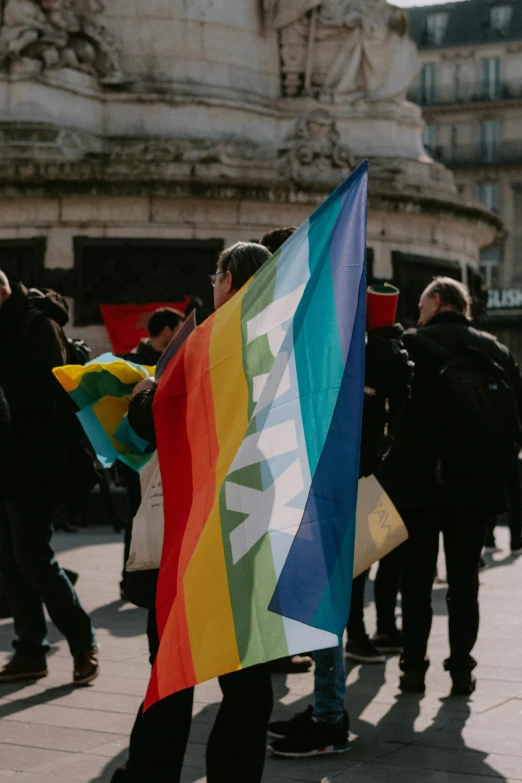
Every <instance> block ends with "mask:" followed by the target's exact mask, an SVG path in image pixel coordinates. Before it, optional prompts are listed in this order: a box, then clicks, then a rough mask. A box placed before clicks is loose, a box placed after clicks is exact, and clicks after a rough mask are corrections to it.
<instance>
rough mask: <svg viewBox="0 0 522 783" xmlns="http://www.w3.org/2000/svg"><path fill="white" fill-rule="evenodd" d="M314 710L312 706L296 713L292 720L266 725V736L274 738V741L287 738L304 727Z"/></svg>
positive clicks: (276, 721) (277, 721)
mask: <svg viewBox="0 0 522 783" xmlns="http://www.w3.org/2000/svg"><path fill="white" fill-rule="evenodd" d="M313 713H314V708H313V707H312V705H310V706H309V707H307V708H306V710H303V712H297V713H296V714H295V715H294V717H293V718H290V719H289V720H275V721H273V722H272V723H269V724H268V736H269V737H274V739H281V738H282V737H288V735H289V734H292V733H293V732H294V731H296V730H298V729H300V728H301V727H302V726H306V724H307V723H309V722H310V720H311V718H312V715H313Z"/></svg>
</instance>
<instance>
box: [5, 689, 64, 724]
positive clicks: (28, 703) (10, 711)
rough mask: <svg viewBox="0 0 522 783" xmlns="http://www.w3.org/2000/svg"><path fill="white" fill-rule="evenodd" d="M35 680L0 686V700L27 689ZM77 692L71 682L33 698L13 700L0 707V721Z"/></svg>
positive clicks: (26, 697)
mask: <svg viewBox="0 0 522 783" xmlns="http://www.w3.org/2000/svg"><path fill="white" fill-rule="evenodd" d="M35 682H37V681H36V680H26V681H25V682H18V683H6V684H5V685H1V686H0V698H4V697H5V695H10V694H12V693H16V692H17V691H20V690H23V688H27V686H28V685H33V684H34V683H35ZM75 690H77V686H76V685H73V683H72V682H71V683H70V684H69V685H58V686H56V687H55V688H48V689H47V690H45V691H43V692H42V693H38V694H36V695H34V696H24V697H23V698H22V699H13V700H12V701H9V702H6V703H4V704H1V705H0V720H1V719H2V718H7V717H8V716H9V715H16V714H17V713H18V712H24V711H25V710H27V709H28V708H29V707H35V706H37V705H41V704H48V703H49V702H50V701H54V700H55V699H59V698H60V697H62V696H68V694H69V693H72V692H73V691H75Z"/></svg>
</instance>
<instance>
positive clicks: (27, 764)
mask: <svg viewBox="0 0 522 783" xmlns="http://www.w3.org/2000/svg"><path fill="white" fill-rule="evenodd" d="M70 755H71V757H72V758H74V757H75V756H76V755H79V754H75V753H71V754H70ZM64 757H65V756H64V753H62V752H61V751H58V750H48V749H42V748H29V747H25V746H22V745H8V744H4V743H0V759H1V760H2V767H3V768H4V770H10V771H12V772H25V771H27V770H29V769H32V768H34V767H37V766H38V765H40V764H46V763H49V762H51V763H52V762H57V761H60V760H61V759H63V758H64Z"/></svg>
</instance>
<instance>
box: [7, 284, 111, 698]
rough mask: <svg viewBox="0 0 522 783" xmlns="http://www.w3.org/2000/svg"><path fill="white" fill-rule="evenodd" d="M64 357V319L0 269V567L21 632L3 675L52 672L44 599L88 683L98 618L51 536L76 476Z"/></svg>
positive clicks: (80, 677)
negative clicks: (2, 432)
mask: <svg viewBox="0 0 522 783" xmlns="http://www.w3.org/2000/svg"><path fill="white" fill-rule="evenodd" d="M65 362H66V347H65V338H64V337H63V332H62V330H61V328H60V326H59V325H58V324H57V323H55V322H54V321H52V320H51V319H50V318H49V317H47V315H45V314H44V313H43V312H42V311H41V310H39V309H37V308H35V307H34V306H33V304H32V303H31V300H30V298H29V297H28V293H27V291H26V289H25V288H24V287H23V286H21V285H13V286H12V287H11V286H10V285H9V281H8V279H7V277H6V276H5V275H4V273H3V272H1V271H0V385H1V386H2V387H3V390H4V393H5V397H6V400H7V403H8V405H9V408H10V412H11V427H10V431H9V434H8V437H7V442H6V444H5V446H4V448H3V449H2V450H1V452H0V493H1V494H0V573H1V574H2V577H3V583H4V589H5V592H6V595H7V599H8V603H9V604H10V607H11V609H12V612H13V618H14V625H15V631H16V636H17V638H16V640H15V641H14V643H13V646H14V648H15V655H14V657H13V658H12V660H11V661H10V662H9V663H8V664H7V665H6V666H4V667H3V669H2V670H1V671H0V683H2V682H11V681H14V680H24V679H34V678H40V677H45V676H46V675H47V653H48V652H49V649H50V645H49V642H48V640H47V626H46V621H45V615H44V609H43V605H44V604H45V605H46V607H47V610H48V612H49V614H50V616H51V619H52V620H53V622H54V624H55V625H56V626H57V628H58V629H59V630H60V631H61V632H62V633H63V635H64V636H65V637H66V639H67V641H68V643H69V648H70V651H71V654H72V656H73V658H74V669H73V680H74V682H75V683H76V684H78V685H81V684H85V683H87V682H90V681H91V680H92V679H94V678H95V677H96V676H97V674H98V659H97V647H96V640H95V634H94V630H93V627H92V624H91V621H90V618H89V616H88V615H87V614H86V612H85V611H84V610H83V608H82V607H81V605H80V602H79V600H78V596H77V595H76V593H75V592H74V590H73V587H72V585H71V583H70V581H69V579H68V578H67V576H66V575H65V573H64V572H63V570H62V569H61V568H60V566H59V565H58V563H57V562H56V559H55V556H54V552H53V549H52V547H51V543H50V542H51V536H52V517H53V513H54V509H55V507H56V504H57V502H58V501H59V499H60V498H61V497H62V495H63V492H64V484H66V483H67V475H68V473H67V437H66V433H65V432H64V431H63V416H62V410H61V406H62V401H63V390H62V389H61V387H60V385H59V384H58V382H57V381H56V379H55V378H54V376H53V372H52V370H53V368H54V367H57V366H59V365H63V364H65Z"/></svg>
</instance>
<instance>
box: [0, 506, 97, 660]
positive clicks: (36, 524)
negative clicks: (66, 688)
mask: <svg viewBox="0 0 522 783" xmlns="http://www.w3.org/2000/svg"><path fill="white" fill-rule="evenodd" d="M28 495H29V493H28ZM52 513H53V506H52V504H50V503H46V502H45V501H43V502H39V501H36V500H34V499H32V498H29V497H27V498H8V499H6V500H4V501H2V502H0V574H1V576H2V579H3V586H4V590H5V593H6V596H7V601H8V603H9V606H10V607H11V610H12V612H13V619H14V627H15V632H16V636H17V639H16V640H15V641H14V642H13V647H14V648H15V650H16V655H17V656H18V657H20V658H23V659H25V660H31V661H44V660H45V658H46V655H47V653H48V652H49V649H50V645H49V642H48V640H47V624H46V622H45V615H44V609H43V605H44V604H45V606H46V607H47V611H48V612H49V616H50V617H51V620H52V621H53V623H54V624H55V625H56V627H57V628H58V630H59V631H60V632H61V633H62V634H63V635H64V636H65V638H66V639H67V642H68V644H69V649H70V651H71V653H72V655H77V654H78V653H82V652H87V651H88V650H91V649H92V648H93V647H94V646H95V644H96V637H95V634H94V629H93V627H92V624H91V620H90V617H89V615H88V614H87V613H86V612H85V610H84V609H83V608H82V606H81V604H80V601H79V600H78V596H77V595H76V592H75V591H74V589H73V587H72V585H71V583H70V582H69V580H68V579H67V576H66V575H65V574H64V572H63V571H62V569H61V568H60V566H59V565H58V563H57V562H56V558H55V556H54V551H53V549H52V547H51V537H52V534H53V528H52V524H51V519H52Z"/></svg>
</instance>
